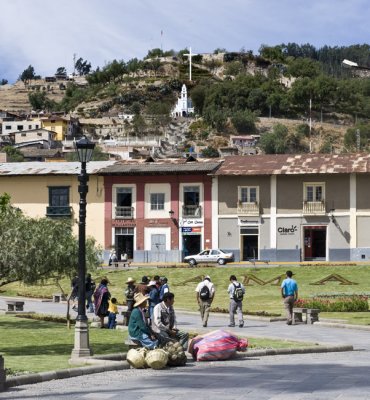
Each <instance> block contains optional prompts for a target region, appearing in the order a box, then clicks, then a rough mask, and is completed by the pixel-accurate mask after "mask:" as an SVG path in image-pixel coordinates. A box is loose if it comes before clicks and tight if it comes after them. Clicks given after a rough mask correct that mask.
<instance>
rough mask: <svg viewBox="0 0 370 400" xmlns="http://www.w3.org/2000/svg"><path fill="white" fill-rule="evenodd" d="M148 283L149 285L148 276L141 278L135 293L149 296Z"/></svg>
mask: <svg viewBox="0 0 370 400" xmlns="http://www.w3.org/2000/svg"><path fill="white" fill-rule="evenodd" d="M148 283H149V278H148V277H147V276H143V277H142V278H141V282H140V283H138V284H137V285H136V287H135V293H141V294H143V295H144V296H146V295H148V294H149V291H150V290H149V288H148Z"/></svg>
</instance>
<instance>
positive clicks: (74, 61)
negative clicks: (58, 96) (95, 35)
mask: <svg viewBox="0 0 370 400" xmlns="http://www.w3.org/2000/svg"><path fill="white" fill-rule="evenodd" d="M76 57H77V54H76V53H73V76H75V75H76Z"/></svg>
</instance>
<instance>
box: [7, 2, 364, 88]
mask: <svg viewBox="0 0 370 400" xmlns="http://www.w3.org/2000/svg"><path fill="white" fill-rule="evenodd" d="M0 10H1V11H0V12H1V19H0V79H2V78H5V79H8V80H9V81H10V82H14V81H15V80H16V79H17V78H18V76H19V75H20V74H21V72H22V71H23V70H24V69H26V68H27V67H28V65H32V66H33V67H34V69H35V72H36V74H38V75H42V76H46V75H47V76H50V75H53V74H54V73H55V72H56V70H57V68H58V67H60V66H63V67H66V68H67V71H68V73H71V72H73V55H74V54H76V57H77V58H79V57H82V58H83V59H84V60H88V61H90V62H91V64H92V67H93V69H95V68H96V67H97V66H100V67H102V66H104V65H105V64H106V63H107V62H110V61H112V60H113V59H117V60H124V61H128V60H129V59H131V58H134V57H137V58H139V59H142V58H143V57H144V56H145V55H146V54H147V52H148V50H149V49H153V48H163V50H169V49H174V50H177V51H178V50H181V49H184V48H189V47H191V48H192V51H193V52H194V53H212V52H213V50H214V49H216V48H226V49H227V50H228V51H239V50H240V49H242V48H244V49H245V50H253V51H254V53H255V54H258V49H259V47H260V45H261V44H267V45H271V46H273V45H278V44H281V43H289V42H295V43H298V44H305V43H310V44H312V45H314V46H315V47H317V48H319V47H322V46H323V45H325V44H326V45H329V46H347V45H351V44H364V43H370V23H369V21H370V1H369V0H345V1H344V0H310V1H307V0H181V1H180V0H155V1H154V0H63V1H61V2H60V1H56V0H0ZM161 32H162V34H161ZM369 57H370V55H369Z"/></svg>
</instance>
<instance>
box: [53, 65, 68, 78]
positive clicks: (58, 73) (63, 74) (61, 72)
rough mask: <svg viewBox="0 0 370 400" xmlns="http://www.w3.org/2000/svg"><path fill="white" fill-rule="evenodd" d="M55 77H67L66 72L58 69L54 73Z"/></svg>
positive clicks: (63, 68) (60, 68) (62, 68)
mask: <svg viewBox="0 0 370 400" xmlns="http://www.w3.org/2000/svg"><path fill="white" fill-rule="evenodd" d="M55 75H56V76H67V70H66V69H65V67H59V68H58V69H57V72H56V73H55Z"/></svg>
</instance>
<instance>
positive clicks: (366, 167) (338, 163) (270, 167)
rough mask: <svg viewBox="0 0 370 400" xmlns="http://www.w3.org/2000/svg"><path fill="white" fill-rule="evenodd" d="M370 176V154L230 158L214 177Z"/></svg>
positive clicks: (278, 155) (226, 159)
mask: <svg viewBox="0 0 370 400" xmlns="http://www.w3.org/2000/svg"><path fill="white" fill-rule="evenodd" d="M355 172H356V173H369V172H370V155H369V154H338V155H337V154H334V155H333V154H297V155H294V154H277V155H255V156H230V157H225V161H224V162H223V164H222V165H221V167H220V168H219V169H218V170H217V172H216V173H215V175H284V174H286V175H302V174H348V173H355Z"/></svg>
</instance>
